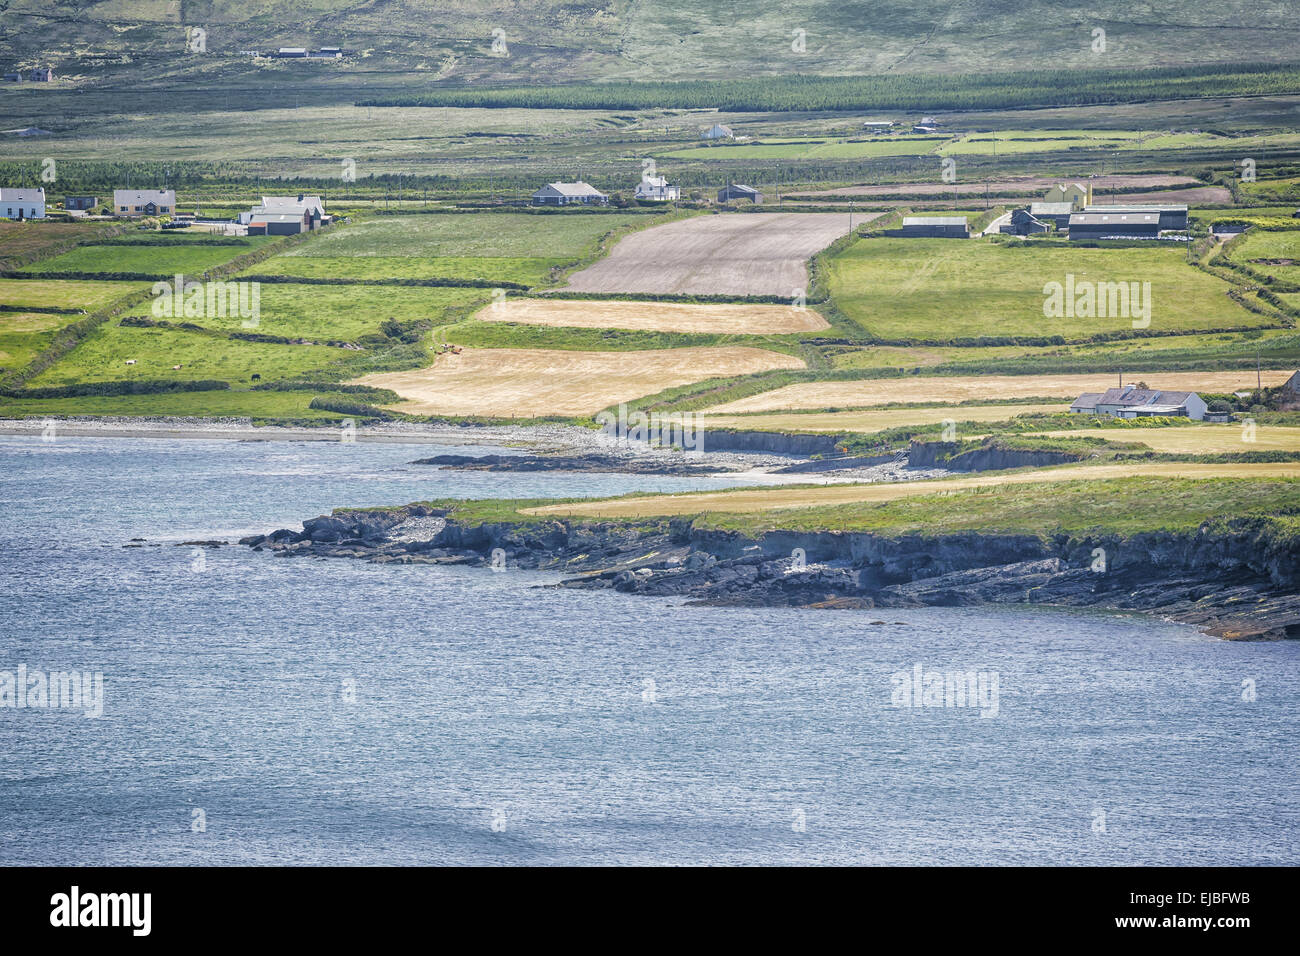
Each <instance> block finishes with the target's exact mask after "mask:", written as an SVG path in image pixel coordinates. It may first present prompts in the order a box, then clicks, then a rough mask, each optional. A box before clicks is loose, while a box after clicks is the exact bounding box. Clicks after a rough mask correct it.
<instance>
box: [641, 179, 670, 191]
mask: <svg viewBox="0 0 1300 956" xmlns="http://www.w3.org/2000/svg"><path fill="white" fill-rule="evenodd" d="M641 186H648V187H650V188H652V189H666V188H667V187H668V177H667V176H645V177H643V178H642V179H641ZM637 188H640V186H638V187H637Z"/></svg>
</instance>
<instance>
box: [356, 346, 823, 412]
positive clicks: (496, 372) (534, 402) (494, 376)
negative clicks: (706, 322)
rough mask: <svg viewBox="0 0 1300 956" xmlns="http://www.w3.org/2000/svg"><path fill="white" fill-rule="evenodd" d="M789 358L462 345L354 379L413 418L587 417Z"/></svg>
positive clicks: (749, 352)
mask: <svg viewBox="0 0 1300 956" xmlns="http://www.w3.org/2000/svg"><path fill="white" fill-rule="evenodd" d="M803 367H804V363H803V361H802V360H801V359H797V358H795V357H793V356H790V355H782V354H781V353H779V352H770V351H768V350H766V349H756V348H742V347H726V348H687V349H654V350H647V351H637V352H570V351H562V350H553V351H552V350H546V349H466V350H465V351H463V352H462V353H461V354H460V355H450V354H448V355H442V356H439V357H438V359H437V360H436V361H435V363H434V364H433V365H432V366H430V367H428V368H422V369H416V370H414V371H410V372H385V373H383V374H380V375H367V376H366V377H365V378H362V379H358V380H357V382H358V384H362V385H374V386H376V387H378V388H391V389H392V390H393V391H395V392H396V393H397V394H398V395H401V396H402V397H403V398H406V399H409V401H406V402H403V403H401V405H399V406H395V407H396V408H398V409H399V410H400V411H403V412H410V413H412V414H415V415H474V416H487V417H493V418H533V417H538V416H544V415H569V416H579V415H590V414H592V413H593V412H598V411H600V410H601V409H602V408H606V407H608V406H611V405H616V404H618V403H619V402H620V401H628V400H630V399H634V398H640V397H641V396H643V395H652V394H654V393H655V392H659V391H662V390H663V389H665V388H671V387H673V386H675V385H686V384H689V383H691V382H699V381H703V380H704V379H706V378H714V377H715V376H730V375H748V374H752V373H754V372H765V371H769V370H771V369H782V368H803Z"/></svg>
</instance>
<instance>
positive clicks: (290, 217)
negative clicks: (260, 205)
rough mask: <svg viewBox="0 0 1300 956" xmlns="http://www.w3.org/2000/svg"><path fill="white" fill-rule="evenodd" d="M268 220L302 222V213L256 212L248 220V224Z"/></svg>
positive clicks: (256, 223) (251, 224)
mask: <svg viewBox="0 0 1300 956" xmlns="http://www.w3.org/2000/svg"><path fill="white" fill-rule="evenodd" d="M268 222H302V213H300V212H299V213H292V212H290V213H284V212H268V213H256V214H255V215H254V216H253V218H252V220H251V221H250V222H249V225H250V226H256V225H263V226H264V225H266V224H267V223H268Z"/></svg>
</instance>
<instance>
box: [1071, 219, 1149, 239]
mask: <svg viewBox="0 0 1300 956" xmlns="http://www.w3.org/2000/svg"><path fill="white" fill-rule="evenodd" d="M1159 238H1160V215H1159V214H1158V213H1154V212H1140V213H1087V212H1076V213H1075V214H1074V215H1072V216H1071V217H1070V240H1071V241H1072V242H1073V241H1076V240H1079V239H1159Z"/></svg>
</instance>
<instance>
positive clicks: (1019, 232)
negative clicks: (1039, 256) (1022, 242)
mask: <svg viewBox="0 0 1300 956" xmlns="http://www.w3.org/2000/svg"><path fill="white" fill-rule="evenodd" d="M1048 228H1049V227H1048V225H1047V223H1045V222H1043V221H1042V220H1041V219H1039V218H1037V217H1036V216H1034V215H1032V214H1031V213H1030V211H1029V210H1028V209H1015V210H1012V213H1011V222H1010V223H1008V224H1006V225H1003V226H1002V227H1001V229H1000V230H999V231H1000V232H1002V233H1003V234H1004V235H1011V236H1032V235H1036V234H1038V233H1043V232H1047V230H1048Z"/></svg>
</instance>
